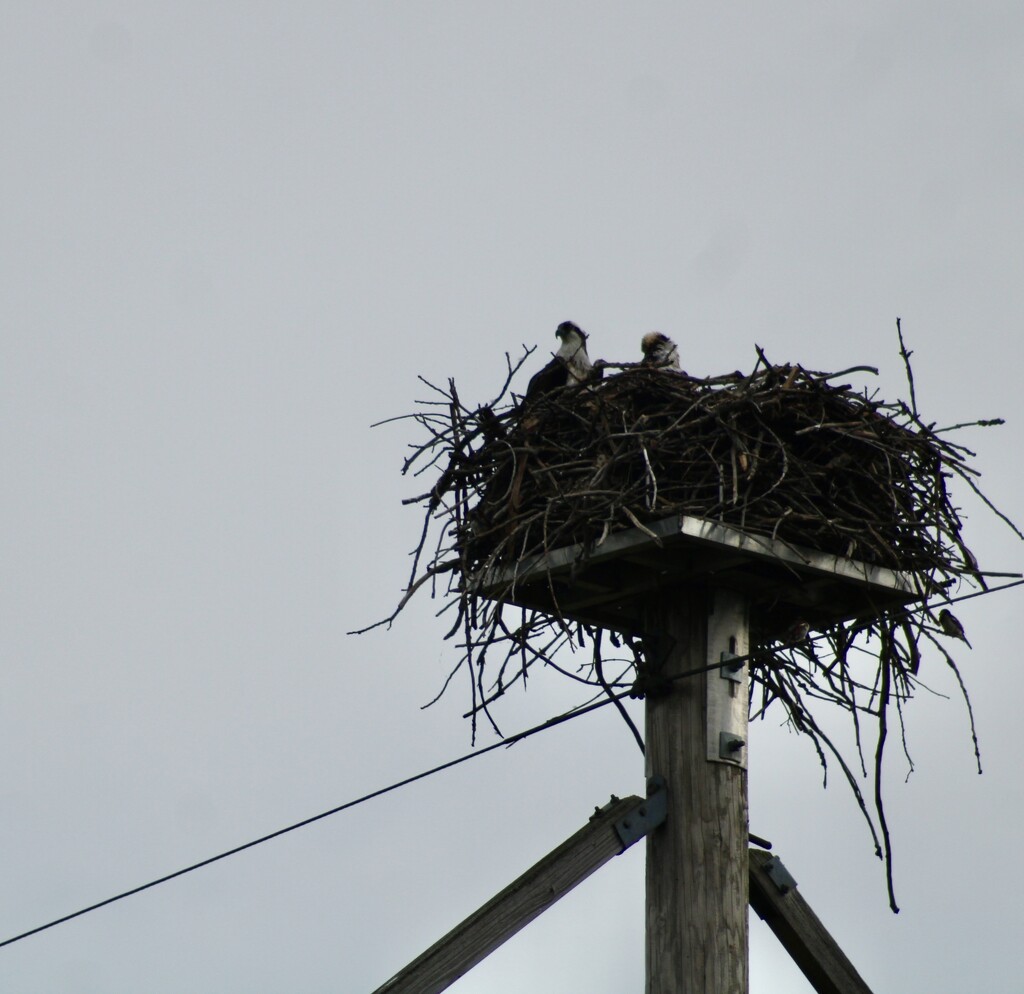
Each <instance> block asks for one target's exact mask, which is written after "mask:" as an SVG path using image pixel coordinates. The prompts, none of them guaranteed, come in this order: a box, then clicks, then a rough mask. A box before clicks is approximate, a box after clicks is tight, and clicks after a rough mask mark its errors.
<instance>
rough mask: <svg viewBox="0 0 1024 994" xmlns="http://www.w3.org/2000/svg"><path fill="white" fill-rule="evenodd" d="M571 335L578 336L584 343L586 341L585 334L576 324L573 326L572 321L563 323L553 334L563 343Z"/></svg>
mask: <svg viewBox="0 0 1024 994" xmlns="http://www.w3.org/2000/svg"><path fill="white" fill-rule="evenodd" d="M573 333H575V334H577V335H579V336H580V338H581V339H582V340H583V341H584V342H585V341H586V340H587V333H586V332H585V331H584V330H583V329H582V328H581V327H580V326H579V325H577V324H573V323H572V321H563V322H562V323H561V324H560V325H559V326H558V327H557V328H556V329H555V334H556V335H557V336H558V337H559V338H560V339H561V340H562V341H563V342H564V341H566V340H567V339H568V338H569V336H570V335H572V334H573Z"/></svg>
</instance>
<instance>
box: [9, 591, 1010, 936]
mask: <svg viewBox="0 0 1024 994" xmlns="http://www.w3.org/2000/svg"><path fill="white" fill-rule="evenodd" d="M1003 575H1008V576H1019V574H1003ZM1022 583H1024V580H1016V582H1013V583H1006V584H1003V585H1002V586H999V587H990V588H988V589H987V590H981V591H978V592H976V593H971V594H965V595H962V596H960V597H953V598H950V599H948V600H945V601H940V602H939V603H940V604H953V603H956V602H957V601H961V600H969V599H970V598H972V597H979V596H981V595H982V594H987V593H995V592H996V591H998V590H1006V589H1008V588H1010V587H1016V586H1019V585H1021V584H1022ZM933 606H934V605H933ZM918 610H923V608H918ZM762 654H763V653H762V652H749V653H747V654H746V655H745V656H735V657H732V658H731V659H730V660H729V662H730V663H731V664H735V663H740V662H747V661H749V660H752V659H754V658H755V656H759V655H762ZM721 666H722V663H721V662H717V663H709V664H707V665H706V666H699V667H697V668H695V669H692V670H686V671H684V672H682V673H678V674H676V675H675V676H674V677H673V678H672V680H671V682H672V683H675V682H676V681H678V680H682V679H684V678H686V677H691V676H697V675H698V674H700V673H707V672H710V671H711V670H715V669H719V668H720V667H721ZM635 693H636V691H635V690H634V689H632V688H630V689H629V690H623V691H620V692H619V693H616V694H609V695H608V696H606V697H605V698H604V699H603V700H599V701H596V702H594V703H591V704H587V705H584V706H582V707H579V708H574V709H572V710H571V711H567V712H565V713H564V714H561V715H557V716H556V717H554V718H549V719H548V720H547V721H545V722H543V723H542V724H540V725H535V726H534V727H533V728H528V729H526V730H525V731H522V732H517V733H516V734H515V735H510V736H508V737H507V738H503V739H501V740H500V741H498V742H494V743H492V744H491V745H489V746H484V748H482V749H474V750H473V751H472V752H468V753H466V754H465V755H463V756H459V757H458V758H457V759H452V760H449V761H448V762H447V763H442V764H441V765H440V766H435V767H432V768H431V769H429V770H424V771H423V772H422V773H416V774H414V775H413V776H411V777H406V778H405V779H404V780H399V781H397V782H396V783H393V784H389V785H388V786H387V787H381V788H380V789H378V790H375V791H372V792H371V793H369V794H364V795H363V796H362V797H357V798H356V799H355V800H352V801H346V802H345V803H344V804H339V805H337V807H333V808H330V809H329V810H327V811H322V812H320V814H317V815H313V816H312V817H310V818H304V819H303V820H302V821H297V822H295V823H294V824H291V825H288V826H286V827H285V828H279V829H278V830H277V831H276V832H271V833H269V834H268V835H263V836H260V838H258V839H253V840H252V841H251V842H245V843H243V844H242V845H240V846H235V847H234V848H233V849H227V850H225V851H224V852H222V853H218V854H217V855H216V856H210V857H209V858H207V859H204V860H200V862H198V863H193V864H192V865H191V866H186V867H184V868H183V869H181V870H175V871H174V872H173V873H168V874H165V875H164V876H162V877H158V878H157V879H156V880H151V881H150V882H149V883H146V884H141V885H140V886H138V887H133V888H132V889H131V890H126V891H122V892H121V893H120V894H115V895H114V896H113V897H108V898H106V900H103V901H97V902H96V903H95V904H90V905H89V906H88V907H85V908H81V909H80V910H78V911H73V912H72V913H71V914H68V915H63V916H62V917H60V918H55V919H53V921H49V922H47V923H46V924H45V925H37V926H36V927H35V928H32V929H29V930H28V931H27V932H22V933H20V934H19V935H14V936H11V938H9V939H4V940H3V941H2V942H0V949H2V948H3V947H4V946H10V945H12V944H13V943H15V942H20V941H21V940H22V939H27V938H28V937H29V936H31V935H37V934H38V933H40V932H45V931H46V930H47V929H50V928H53V927H54V926H56V925H63V924H64V922H68V921H71V920H72V919H73V918H80V917H81V916H82V915H86V914H89V912H91V911H98V910H99V909H100V908H105V907H106V906H107V905H108V904H114V903H115V902H116V901H122V900H124V899H125V898H126V897H131V896H132V895H134V894H140V893H142V891H144V890H149V889H150V888H152V887H156V886H158V885H159V884H164V883H167V882H168V881H169V880H174V879H175V878H177V877H183V876H185V874H186V873H192V872H193V871H194V870H199V869H202V868H203V867H204V866H209V865H210V864H211V863H217V862H219V861H220V860H222V859H227V858H228V856H234V855H236V854H237V853H240V852H244V851H245V850H246V849H252V848H253V847H254V846H258V845H262V843H264V842H269V841H270V840H271V839H276V838H278V837H280V836H282V835H286V834H287V833H289V832H294V831H295V830H296V829H299V828H304V827H305V826H306V825H312V824H313V822H317V821H321V820H322V819H324V818H329V817H330V816H331V815H336V814H339V813H340V812H342V811H347V810H348V809H349V808H354V807H356V806H357V805H359V804H363V803H365V802H366V801H371V800H373V799H374V798H375V797H382V796H383V795H384V794H389V793H390V792H391V791H393V790H398V788H399V787H405V786H408V785H409V784H411V783H415V782H416V781H417V780H425V779H426V778H427V777H430V776H433V775H434V774H435V773H441V772H443V771H444V770H449V769H451V768H452V767H453V766H458V765H460V764H461V763H465V762H467V761H469V760H471V759H475V758H476V757H477V756H483V755H486V754H487V753H489V752H493V751H494V750H495V749H499V748H501V747H502V746H512V745H515V743H516V742H521V741H522V740H523V739H527V738H529V737H530V736H531V735H536V734H537V733H538V732H543V731H547V730H548V729H549V728H554V727H555V726H556V725H561V724H563V723H564V722H566V721H569V720H570V719H572V718H579V717H582V716H583V715H585V714H589V713H590V712H592V711H597V710H598V709H600V708H603V707H606V706H607V705H609V704H616V703H618V702H619V701H621V700H622V699H623V698H624V697H629V696H630V695H635Z"/></svg>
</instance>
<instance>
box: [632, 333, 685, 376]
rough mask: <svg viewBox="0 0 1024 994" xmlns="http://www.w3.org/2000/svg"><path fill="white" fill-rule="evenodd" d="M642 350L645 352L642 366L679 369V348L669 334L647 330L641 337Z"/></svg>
mask: <svg viewBox="0 0 1024 994" xmlns="http://www.w3.org/2000/svg"><path fill="white" fill-rule="evenodd" d="M640 351H641V352H643V354H644V357H643V359H642V360H641V362H640V364H641V365H642V366H657V367H658V368H660V369H674V370H676V371H677V372H678V371H679V348H678V346H677V345H676V343H675V342H673V341H672V339H671V338H669V337H668V335H663V334H662V333H661V332H660V331H649V332H647V334H646V335H644V337H643V338H641V339H640Z"/></svg>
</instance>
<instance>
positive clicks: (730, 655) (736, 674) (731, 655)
mask: <svg viewBox="0 0 1024 994" xmlns="http://www.w3.org/2000/svg"><path fill="white" fill-rule="evenodd" d="M718 658H719V659H720V660H721V661H722V665H721V667H720V668H719V670H718V675H719V676H720V677H721V678H722V679H723V680H732V682H733V683H743V667H744V666H745V665H746V661H745V660H743V659H741V658H740V657H739V656H737V655H736V653H735V652H726V651H725V650H724V649H723V650H722V653H721V655H720V656H719V657H718ZM734 660H739V662H734Z"/></svg>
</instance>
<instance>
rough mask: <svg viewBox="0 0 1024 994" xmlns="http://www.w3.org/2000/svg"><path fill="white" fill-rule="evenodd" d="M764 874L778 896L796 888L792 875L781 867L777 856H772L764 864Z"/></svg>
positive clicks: (780, 861)
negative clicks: (776, 889)
mask: <svg viewBox="0 0 1024 994" xmlns="http://www.w3.org/2000/svg"><path fill="white" fill-rule="evenodd" d="M764 872H765V873H767V874H768V879H769V880H771V882H772V883H773V884H775V886H776V887H777V888H778V890H779V893H780V894H788V893H789V892H790V891H791V890H794V889H795V888H796V881H795V880H794V879H793V875H792V874H791V873H790V872H789V870H787V869H786V867H785V866H783V865H782V860H781V859H779V857H778V856H772V858H771V859H769V860H768V861H767V862H766V863H765V864H764Z"/></svg>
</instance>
